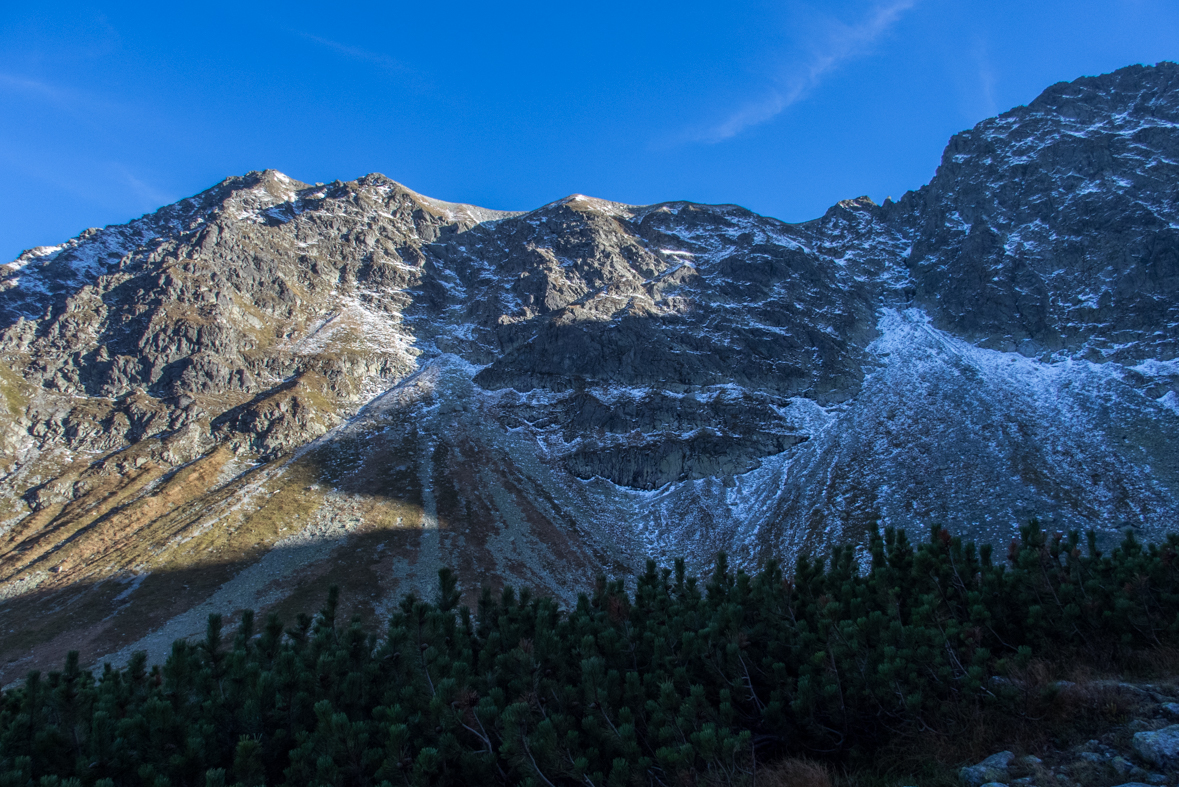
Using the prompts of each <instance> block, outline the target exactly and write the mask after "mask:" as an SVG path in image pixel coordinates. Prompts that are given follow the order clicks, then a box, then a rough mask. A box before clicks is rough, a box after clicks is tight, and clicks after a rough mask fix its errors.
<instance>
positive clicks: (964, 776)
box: [958, 751, 1015, 787]
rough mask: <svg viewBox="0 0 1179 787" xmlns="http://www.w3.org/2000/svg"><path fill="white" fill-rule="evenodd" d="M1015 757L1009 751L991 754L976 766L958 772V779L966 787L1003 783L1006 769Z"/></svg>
mask: <svg viewBox="0 0 1179 787" xmlns="http://www.w3.org/2000/svg"><path fill="white" fill-rule="evenodd" d="M1014 759H1015V755H1014V754H1013V753H1012V752H1009V751H1001V752H999V753H998V754H992V755H991V756H990V757H987V758H986V759H985V760H983V761H982V762H980V763H979V764H978V765H968V766H967V767H965V768H963V769H962V770H960V771H958V779H959V780H960V781H961V782H962V783H963V784H964V785H966V786H967V787H986V785H988V784H994V783H996V782H1005V781H1006V780H1007V777H1008V773H1007V769H1008V767H1010V765H1011V761H1012V760H1014Z"/></svg>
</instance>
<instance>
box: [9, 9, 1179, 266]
mask: <svg viewBox="0 0 1179 787" xmlns="http://www.w3.org/2000/svg"><path fill="white" fill-rule="evenodd" d="M1175 59H1179V3H1176V2H1174V0H1103V1H1102V2H1090V1H1089V0H1068V2H1056V1H1055V0H1034V1H1033V2H1029V1H1028V0H1018V1H1016V2H1008V0H987V1H986V2H983V1H982V0H974V1H973V2H966V1H965V0H881V1H879V2H873V1H868V0H846V1H845V2H839V3H834V2H832V3H818V2H792V1H791V0H779V1H778V2H761V1H760V0H755V1H753V2H729V3H716V2H708V3H705V2H691V1H690V0H680V1H679V2H674V3H672V2H643V1H642V0H630V1H629V2H615V0H599V2H597V3H592V4H591V3H554V2H551V1H550V2H544V3H533V2H516V3H507V4H491V3H468V2H461V1H458V2H450V3H447V4H435V3H422V2H414V3H404V2H399V1H398V0H386V2H382V3H375V4H372V5H371V6H366V5H364V4H360V3H351V4H350V3H335V4H332V3H324V2H322V0H320V2H315V3H298V2H282V3H250V2H242V1H241V0H238V2H235V3H216V2H204V3H199V4H197V3H193V4H185V3H175V4H168V3H151V4H137V3H132V2H122V3H111V4H106V5H102V4H85V3H54V2H46V1H45V0H40V1H39V2H35V3H34V2H22V0H6V2H5V3H3V4H2V6H0V178H2V179H3V188H0V261H7V260H11V259H13V258H14V257H15V256H16V255H17V254H18V253H19V252H20V250H22V249H24V248H28V247H31V246H36V245H42V244H51V243H57V242H60V241H62V240H64V239H66V238H68V237H70V236H72V235H75V234H77V233H78V232H80V231H81V230H83V229H85V228H86V227H89V226H102V225H104V224H110V223H119V222H123V221H127V220H129V219H131V218H134V217H136V216H139V215H141V214H143V213H145V212H149V211H151V210H153V209H155V208H156V207H159V206H160V205H163V204H165V203H168V202H171V201H174V200H177V199H181V198H183V197H186V196H189V195H191V194H193V193H196V192H197V191H200V190H201V189H204V188H207V187H208V186H211V185H213V184H214V183H216V182H217V181H219V180H221V179H223V178H224V177H226V176H229V175H234V174H241V173H243V172H246V171H248V170H251V169H264V168H267V167H273V168H276V169H279V170H281V171H283V172H285V173H287V174H288V175H290V176H292V177H294V178H298V179H300V180H304V181H308V182H314V181H324V182H327V181H331V180H335V179H342V180H348V179H352V178H356V177H359V176H361V175H363V174H365V173H368V172H382V173H384V174H386V175H388V176H389V177H391V178H393V179H394V180H397V181H400V182H402V183H404V184H405V185H407V186H409V187H410V188H413V189H415V190H417V191H420V192H422V193H424V194H428V195H430V196H432V197H437V198H439V199H445V200H451V201H461V202H472V203H476V204H479V205H483V206H486V207H490V208H499V209H507V210H525V209H530V208H534V207H538V206H539V205H542V204H544V203H546V202H550V201H552V200H555V199H559V198H560V197H562V196H565V195H567V194H570V193H584V194H591V195H593V196H598V197H603V198H607V199H614V200H619V201H623V202H630V203H637V204H643V203H650V202H659V201H664V200H673V199H690V200H696V201H700V202H735V203H739V204H741V205H745V206H746V207H749V208H751V209H753V210H755V211H757V212H759V213H763V214H767V215H771V216H777V217H779V218H782V219H785V220H787V221H802V220H806V219H810V218H814V217H816V216H819V215H821V214H822V212H823V211H824V210H825V209H826V208H827V207H828V206H829V205H831V204H832V203H834V202H835V201H837V200H839V199H843V198H846V197H853V196H858V195H861V194H868V195H869V196H871V197H872V198H873V199H876V200H877V201H880V200H882V199H883V198H884V197H886V196H889V195H891V196H893V197H894V198H896V197H899V196H900V195H901V194H903V193H904V192H905V191H906V190H909V189H914V188H917V187H919V186H921V185H922V184H923V183H925V182H926V181H927V180H928V179H929V178H930V176H931V175H932V174H933V172H934V170H935V168H936V166H937V163H938V159H939V157H940V154H941V150H942V147H943V146H944V145H945V143H946V141H947V140H948V139H949V137H950V135H951V134H953V133H955V132H956V131H959V130H961V129H964V128H968V127H970V126H971V125H973V124H974V123H976V122H978V121H979V120H981V119H983V118H985V117H987V116H989V115H992V114H995V113H997V112H1000V111H1002V110H1004V109H1007V108H1009V107H1011V106H1014V105H1017V104H1023V103H1027V102H1028V101H1030V100H1032V99H1033V98H1035V96H1036V95H1037V94H1038V93H1039V92H1040V91H1041V90H1043V89H1044V88H1045V87H1047V86H1048V85H1050V84H1052V83H1054V82H1057V81H1060V80H1070V79H1074V78H1076V77H1078V76H1082V75H1087V74H1097V73H1103V72H1107V71H1111V70H1114V69H1116V68H1119V67H1121V66H1124V65H1128V64H1130V63H1154V62H1157V61H1159V60H1175Z"/></svg>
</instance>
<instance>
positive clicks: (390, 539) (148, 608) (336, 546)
mask: <svg viewBox="0 0 1179 787" xmlns="http://www.w3.org/2000/svg"><path fill="white" fill-rule="evenodd" d="M424 537H425V538H428V537H429V534H424V532H423V531H422V530H420V529H409V528H406V529H382V530H375V531H369V532H358V533H352V534H349V535H348V536H346V537H338V538H333V539H330V540H328V541H327V542H326V543H321V544H315V545H311V546H306V547H300V546H285V547H283V546H280V547H277V548H274V549H270V550H266V549H261V548H260V549H258V550H257V551H256V552H255V553H254V554H250V555H247V556H243V557H241V558H239V559H235V560H229V561H218V560H209V561H207V562H205V563H201V564H193V565H190V566H187V567H182V568H177V567H171V568H165V569H162V570H157V571H152V572H149V573H143V574H138V575H134V574H129V575H126V576H123V577H118V578H108V579H103V580H98V581H93V580H84V581H81V582H77V583H73V584H69V585H65V586H62V587H53V588H37V589H34V590H32V591H30V592H28V593H25V594H23V595H19V596H15V597H10V598H8V599H6V600H5V601H3V602H0V685H8V684H11V683H12V682H13V681H17V680H19V679H21V678H23V677H24V675H25V674H26V673H27V672H28V671H30V670H33V669H38V670H50V669H57V668H59V667H60V666H61V664H62V662H63V660H64V659H65V655H66V653H67V652H68V651H71V650H77V651H79V653H80V657H81V661H82V663H83V664H88V665H98V664H101V663H102V662H103V661H105V660H109V659H111V657H112V656H118V658H116V660H117V661H122V660H125V658H126V657H127V656H128V655H129V653H130V651H129V650H128V649H140V648H142V649H145V650H147V651H148V653H149V656H150V657H151V660H152V661H153V662H162V661H163V659H164V658H165V657H166V656H167V653H168V652H169V651H170V648H171V643H172V641H173V640H175V639H179V638H184V637H191V636H199V635H200V634H201V632H203V629H204V624H205V620H206V619H207V617H208V615H209V614H210V613H213V612H217V613H222V614H224V615H225V616H226V618H227V621H228V623H229V624H232V622H233V621H234V620H236V618H237V613H239V612H240V611H241V610H242V609H253V610H255V612H257V613H258V620H259V622H261V621H262V620H264V619H265V615H266V614H269V613H271V612H274V613H276V614H278V615H279V617H280V618H281V619H282V620H283V621H284V623H285V624H286V625H287V626H288V627H291V626H293V625H295V617H296V616H297V615H298V614H299V613H301V612H305V613H308V614H311V613H314V612H315V611H316V610H318V609H319V607H320V606H322V601H323V599H324V597H325V596H326V593H327V589H328V587H330V586H331V585H337V586H339V588H340V592H341V607H340V618H339V620H340V621H341V622H346V621H347V620H349V619H350V618H351V617H352V616H353V615H359V616H360V617H361V619H363V620H365V621H366V622H369V623H372V622H374V621H377V620H379V619H380V618H382V617H383V616H384V615H385V614H387V610H388V609H389V608H390V607H392V606H394V605H395V604H396V603H397V602H398V601H400V600H401V598H402V597H403V596H404V594H405V593H408V592H414V593H415V594H416V595H418V596H419V597H431V596H432V593H433V591H434V588H435V586H436V584H437V574H436V569H434V570H433V571H432V572H431V573H432V576H425V575H423V574H422V573H421V572H420V568H421V567H420V566H418V565H416V561H415V560H414V556H415V555H418V554H421V552H422V540H423V538H424ZM301 553H303V554H301ZM284 562H286V563H289V564H292V565H294V566H295V567H296V568H295V570H293V571H291V572H290V573H288V574H286V575H283V574H281V573H280V569H281V567H282V565H283V563H284ZM452 565H453V566H454V569H455V571H456V574H457V575H458V578H459V582H460V587H461V588H462V589H463V595H464V602H465V603H467V604H470V605H474V604H475V603H476V601H477V597H478V593H479V591H480V588H481V587H482V584H487V585H489V586H491V587H492V588H494V589H497V590H498V588H500V587H502V586H503V584H504V583H503V582H502V580H501V579H500V578H499V577H497V576H495V575H494V574H488V573H487V572H486V571H483V570H480V569H478V568H476V567H473V566H470V565H466V566H464V565H462V564H461V562H459V563H458V564H452ZM270 571H274V574H273V575H270V574H269V573H268V572H270ZM251 574H254V575H259V574H261V575H263V576H261V577H257V576H250V575H251ZM249 580H255V581H252V582H251V581H249ZM246 585H249V586H248V587H246ZM227 630H229V626H228V625H227ZM157 632H159V633H158V634H157ZM153 634H155V636H152V635H153ZM145 638H147V639H146V640H145Z"/></svg>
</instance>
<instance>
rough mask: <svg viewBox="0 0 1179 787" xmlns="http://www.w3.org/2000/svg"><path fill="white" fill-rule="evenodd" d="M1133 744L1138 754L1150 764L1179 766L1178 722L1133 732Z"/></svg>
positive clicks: (1166, 766) (1167, 766) (1165, 766)
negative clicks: (1168, 725) (1159, 727)
mask: <svg viewBox="0 0 1179 787" xmlns="http://www.w3.org/2000/svg"><path fill="white" fill-rule="evenodd" d="M1133 745H1134V751H1135V752H1137V753H1138V756H1139V757H1141V758H1142V759H1144V760H1146V761H1147V762H1149V763H1150V764H1151V765H1154V766H1157V767H1160V768H1174V767H1176V766H1179V724H1172V725H1171V726H1170V727H1164V728H1163V729H1161V730H1154V731H1149V732H1139V733H1135V735H1134V742H1133Z"/></svg>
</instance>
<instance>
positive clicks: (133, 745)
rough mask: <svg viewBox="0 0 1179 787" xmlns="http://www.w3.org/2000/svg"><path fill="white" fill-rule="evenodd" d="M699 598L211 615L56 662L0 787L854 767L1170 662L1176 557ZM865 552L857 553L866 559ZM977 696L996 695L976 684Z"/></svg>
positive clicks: (734, 578) (20, 695) (1033, 562)
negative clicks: (1104, 660)
mask: <svg viewBox="0 0 1179 787" xmlns="http://www.w3.org/2000/svg"><path fill="white" fill-rule="evenodd" d="M870 553H871V554H870V558H871V565H870V567H869V566H867V565H861V561H860V560H858V559H857V557H856V554H855V552H854V551H853V549H852V548H850V547H844V548H837V549H835V550H834V553H833V554H832V555H831V558H830V560H828V561H822V560H805V559H804V560H801V561H800V562H799V564H798V566H797V568H796V571H795V574H794V576H793V578H788V577H786V576H784V575H783V572H782V570H781V568H780V567H779V566H778V565H777V564H774V563H771V564H769V565H767V566H765V567H764V569H763V570H762V571H761V572H760V573H758V574H756V575H748V574H746V573H744V572H742V571H736V572H733V571H730V570H729V568H728V566H727V565H726V562H725V559H724V557H723V556H721V557H720V558H718V561H717V565H716V570H715V572H714V573H713V575H712V577H711V578H710V579H709V580H708V581H707V582H706V583H703V584H702V583H700V582H698V581H697V580H696V579H695V578H692V577H688V576H686V575H685V569H684V564H683V562H682V561H677V563H676V564H675V567H674V568H673V569H662V570H661V569H659V568H657V567H656V566H655V565H654V563H650V564H648V566H647V570H646V572H645V573H643V574H642V575H641V576H639V577H637V581H635V582H634V583H633V584H632V587H633V592H628V590H627V587H626V585H625V584H624V583H623V582H622V581H614V582H608V581H606V580H605V579H604V578H603V579H600V580H599V581H598V584H597V587H596V589H595V590H594V592H593V593H592V595H582V596H581V597H580V598H579V599H578V602H577V605H576V607H574V608H572V609H568V610H562V609H560V608H559V607H558V605H557V604H556V603H555V602H554V601H553V600H552V599H549V598H537V597H535V596H533V595H532V594H531V593H529V592H528V591H527V590H521V591H519V592H517V591H514V590H512V589H511V588H508V589H505V590H504V591H503V592H502V593H501V594H499V595H498V597H497V596H496V595H493V594H492V593H491V592H490V591H486V590H485V591H484V593H483V596H482V599H481V600H480V602H479V604H478V608H477V609H476V610H474V611H472V610H470V609H468V608H467V607H465V606H460V604H459V594H458V592H457V591H456V582H455V577H454V576H453V575H452V574H451V573H450V572H449V571H448V570H443V571H441V572H440V580H441V582H440V594H439V596H438V598H437V600H436V601H434V602H433V603H431V602H427V601H423V600H419V599H416V598H414V597H413V596H407V597H406V598H405V599H404V600H403V601H402V602H401V604H400V608H399V609H398V611H397V612H396V614H394V615H393V616H392V619H391V620H390V621H389V625H388V629H387V630H386V631H385V632H384V635H383V636H378V635H377V634H376V633H374V632H371V631H368V630H366V629H365V627H364V626H363V625H362V624H361V623H360V622H359V621H358V620H353V621H352V622H351V624H349V625H339V624H338V622H337V621H336V609H337V594H336V592H335V591H334V589H333V591H332V592H330V593H329V595H328V600H327V604H326V606H325V607H324V608H323V609H322V610H321V611H320V612H319V614H318V615H317V616H315V617H314V618H311V617H308V616H306V615H300V616H299V617H298V619H297V620H296V621H295V623H294V625H293V626H292V627H291V628H289V629H284V625H283V623H282V622H281V621H279V620H278V619H276V618H275V617H273V616H271V617H270V618H269V619H268V620H266V621H265V623H264V624H263V625H262V626H261V632H260V633H256V632H255V621H254V617H253V615H252V614H250V613H245V614H244V615H243V616H242V620H241V624H240V627H239V628H238V630H237V632H236V634H234V635H233V636H232V638H228V639H227V638H226V637H223V634H222V630H221V618H220V616H216V615H214V616H211V617H210V619H209V624H208V633H207V636H206V637H205V639H204V641H202V642H199V643H190V642H186V641H178V642H176V643H175V644H174V645H173V649H172V654H171V656H170V657H169V658H168V659H167V661H166V663H165V664H163V665H162V666H158V667H152V668H151V669H150V670H149V669H148V665H147V664H146V658H145V657H144V656H143V654H139V655H137V656H136V657H135V658H133V659H132V661H131V663H130V664H129V665H128V666H127V667H126V668H124V669H118V670H116V669H112V668H111V667H110V666H109V665H108V666H107V667H106V668H105V670H104V671H103V672H102V673H101V674H100V675H98V676H97V677H95V676H93V675H92V674H91V673H90V672H88V671H86V670H84V669H82V668H81V667H80V665H79V661H78V656H77V654H76V653H71V654H70V656H69V658H68V659H67V661H66V664H65V668H64V669H63V670H62V671H60V672H51V673H49V674H48V675H41V674H39V673H36V672H34V673H31V674H30V675H29V676H28V679H27V680H26V681H25V683H24V685H23V686H21V687H18V688H15V689H12V690H10V691H7V692H5V693H4V694H3V695H2V697H0V787H18V786H19V787H25V785H41V786H42V787H52V786H53V785H78V787H81V786H82V785H87V786H89V785H96V787H114V786H115V785H144V787H165V786H166V785H176V786H179V785H198V786H202V787H203V786H204V785H208V787H223V786H224V785H233V784H241V785H263V784H266V785H277V784H299V785H304V784H307V785H374V786H376V785H381V784H388V785H394V786H396V785H425V784H439V785H485V784H488V785H489V784H522V785H533V786H534V787H541V786H546V787H564V785H584V786H585V787H623V785H683V784H706V783H713V784H733V783H748V775H749V774H751V773H752V772H753V771H754V769H755V767H757V765H758V763H763V764H764V763H765V762H766V761H767V759H769V758H773V757H780V756H783V755H785V754H806V755H808V756H811V757H820V758H827V759H830V760H841V759H842V760H844V761H848V760H854V759H855V758H856V757H867V756H871V755H872V752H874V751H877V750H879V749H880V747H882V746H887V745H889V744H890V742H893V741H895V740H897V739H898V736H903V735H906V734H909V733H911V732H912V731H913V730H915V729H923V728H934V727H937V726H938V725H939V724H944V723H945V720H946V719H948V718H952V717H953V716H954V714H955V713H958V712H959V711H961V709H963V708H978V707H986V706H989V705H1002V704H1003V703H1005V702H1009V701H1011V697H1010V696H1009V694H1010V693H1011V692H1014V691H1017V690H1018V689H1017V688H1016V687H1015V686H1016V684H1015V683H1013V682H1012V681H1009V680H1006V679H1004V678H1002V677H1001V676H1003V675H1005V674H1009V673H1010V672H1011V671H1012V670H1015V669H1017V668H1018V666H1019V665H1020V664H1021V663H1025V662H1026V661H1027V660H1028V659H1030V658H1032V657H1033V656H1035V655H1036V654H1039V653H1046V652H1050V651H1057V652H1066V651H1067V652H1076V653H1080V654H1086V655H1087V656H1089V657H1096V656H1097V655H1098V654H1118V653H1125V652H1129V651H1135V650H1147V649H1152V648H1159V647H1174V646H1176V645H1179V562H1177V561H1176V557H1177V555H1179V536H1174V535H1173V536H1171V537H1170V538H1169V539H1168V540H1167V542H1166V543H1165V544H1162V545H1151V546H1149V547H1144V546H1142V545H1140V544H1139V543H1137V542H1136V541H1135V540H1134V538H1133V537H1130V536H1128V537H1127V538H1126V540H1125V541H1124V542H1123V543H1122V545H1121V546H1120V547H1119V548H1118V549H1116V550H1114V551H1113V553H1112V554H1109V555H1102V554H1100V553H1099V552H1098V551H1097V549H1096V545H1095V543H1094V540H1093V538H1092V537H1090V539H1089V542H1088V544H1087V549H1083V548H1082V545H1081V543H1080V539H1079V537H1078V535H1077V534H1072V535H1070V536H1069V537H1061V536H1055V537H1051V538H1049V537H1047V536H1045V534H1044V533H1042V532H1041V530H1040V529H1039V528H1038V527H1036V526H1035V525H1032V526H1030V527H1028V528H1025V529H1024V531H1023V534H1022V539H1021V540H1020V541H1017V542H1014V543H1013V544H1012V546H1011V549H1010V552H1009V554H1008V556H1007V561H1005V562H1004V561H993V560H992V555H991V549H990V548H989V547H986V546H984V547H982V548H980V549H976V548H975V547H974V546H973V545H971V544H963V543H961V542H960V541H959V540H958V539H957V538H951V537H950V536H949V535H948V534H947V533H946V532H945V531H944V530H935V531H934V533H933V536H932V538H931V539H930V541H929V542H928V543H925V544H923V545H922V546H920V547H919V548H916V549H914V548H913V547H912V546H911V545H910V543H909V542H908V541H907V540H906V537H905V534H904V533H903V532H893V531H887V532H886V533H884V534H883V535H879V536H876V537H875V538H873V539H872V541H871V546H870ZM867 558H868V556H867V555H865V556H864V560H863V562H864V563H867ZM997 676H998V677H997Z"/></svg>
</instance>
